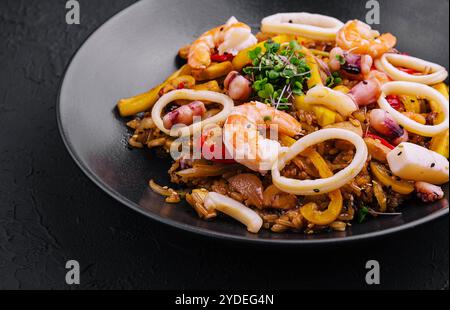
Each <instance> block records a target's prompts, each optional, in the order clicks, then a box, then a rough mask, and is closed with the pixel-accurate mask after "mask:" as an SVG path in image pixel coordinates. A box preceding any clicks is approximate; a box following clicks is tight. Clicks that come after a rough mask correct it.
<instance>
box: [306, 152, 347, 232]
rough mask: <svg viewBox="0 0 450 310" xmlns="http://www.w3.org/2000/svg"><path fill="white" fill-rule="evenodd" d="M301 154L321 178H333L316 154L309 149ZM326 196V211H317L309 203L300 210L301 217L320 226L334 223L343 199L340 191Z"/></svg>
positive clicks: (340, 209)
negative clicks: (327, 199)
mask: <svg viewBox="0 0 450 310" xmlns="http://www.w3.org/2000/svg"><path fill="white" fill-rule="evenodd" d="M303 154H304V155H306V156H308V158H309V159H311V162H312V163H313V165H314V166H315V167H316V169H317V170H318V171H319V174H320V177H321V178H329V177H332V176H333V172H332V171H331V169H330V168H329V167H328V164H327V162H326V161H325V160H324V159H323V157H322V156H321V155H320V154H319V153H318V152H316V151H314V150H311V149H309V150H307V151H305V152H304V153H303ZM328 196H329V198H330V204H329V205H328V208H327V210H325V211H319V210H318V209H317V205H316V204H315V203H309V204H306V205H305V206H303V207H301V209H300V212H301V214H302V215H303V217H304V218H305V219H307V220H308V221H309V222H311V223H313V224H315V225H320V226H326V225H330V224H331V223H333V222H334V221H336V219H337V218H338V217H339V214H341V211H342V207H343V205H344V199H343V198H342V193H341V191H340V190H335V191H334V192H331V193H329V194H328Z"/></svg>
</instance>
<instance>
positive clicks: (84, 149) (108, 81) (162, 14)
mask: <svg viewBox="0 0 450 310" xmlns="http://www.w3.org/2000/svg"><path fill="white" fill-rule="evenodd" d="M432 2H433V4H432V3H431V2H430V1H420V0H415V1H411V0H403V1H380V3H381V25H380V26H379V27H377V28H379V30H381V31H392V32H394V33H395V34H396V35H397V36H398V39H399V45H398V47H399V48H400V49H401V50H403V51H407V52H408V53H410V54H412V55H415V56H418V57H422V58H424V59H428V60H430V61H434V62H437V63H440V64H442V65H444V66H446V67H448V51H449V49H448V37H449V33H448V29H449V28H448V24H449V21H448V2H445V1H432ZM365 3H366V1H354V0H351V1H350V0H336V1H331V0H327V1H325V0H323V1H319V0H308V1H306V0H303V1H299V0H294V1H286V0H284V1H279V2H278V1H272V0H268V1H256V0H255V1H248V0H246V1H240V0H236V1H235V0H233V1H225V0H221V1H210V0H196V1H192V0H189V1H186V0H171V1H168V0H164V1H142V2H138V3H137V4H135V5H133V6H131V7H129V8H128V9H126V10H124V11H122V12H121V13H119V14H118V15H116V16H115V17H113V18H112V19H111V20H110V21H108V22H107V23H106V24H105V25H103V26H102V27H101V28H100V29H99V30H97V31H96V32H95V33H94V34H93V35H92V36H91V37H90V38H89V39H88V40H87V41H86V43H85V44H84V45H83V46H82V47H81V48H80V50H79V51H78V53H77V54H76V56H75V57H74V59H73V61H72V63H71V65H70V67H69V68H68V70H67V72H66V75H65V78H64V80H63V84H62V87H61V92H60V96H59V105H58V106H59V107H58V121H59V126H60V130H61V134H62V137H63V139H64V141H65V143H66V145H67V148H68V150H69V152H70V153H71V155H72V156H73V158H74V159H75V161H76V162H77V164H78V165H79V166H80V167H81V169H82V170H83V171H84V172H85V173H86V174H87V175H88V176H89V178H91V179H92V180H93V181H94V182H95V183H96V184H97V185H98V186H100V187H101V188H102V189H103V190H105V191H106V192H107V193H108V194H110V195H111V196H112V197H114V198H115V199H117V200H119V201H121V202H122V203H123V204H124V205H126V206H128V207H130V208H132V209H134V210H136V211H138V212H141V213H142V214H144V215H147V216H148V217H150V218H152V219H155V220H157V221H161V222H163V223H166V224H169V225H172V226H175V227H178V228H181V229H184V230H187V231H191V232H196V233H200V234H203V235H208V236H212V237H218V238H225V239H231V240H240V241H251V242H260V243H284V244H322V243H329V242H344V241H351V240H357V239H359V240H360V239H364V238H370V237H376V236H381V235H385V234H389V233H393V232H397V231H400V230H403V229H407V228H411V227H414V226H417V225H419V224H422V223H425V222H429V221H431V220H433V219H436V218H438V217H440V216H443V215H445V214H448V200H447V199H444V200H442V201H440V202H437V203H434V204H429V205H423V204H421V203H420V202H418V201H414V202H410V203H408V204H407V205H405V207H404V213H403V215H401V216H395V217H383V218H380V219H377V220H371V221H369V222H368V223H365V224H362V225H356V224H355V225H354V226H353V227H352V228H351V229H349V230H348V231H347V232H345V233H337V232H334V233H328V234H326V233H324V234H318V235H314V236H305V235H303V234H294V233H289V234H273V233H270V232H267V231H262V233H260V234H258V235H253V234H250V233H248V232H246V230H245V228H244V227H243V226H242V225H240V224H239V223H236V222H234V221H232V220H228V219H225V218H223V219H222V218H221V219H218V220H215V221H213V222H204V221H201V220H199V219H198V218H197V217H196V215H195V213H194V212H193V211H192V209H191V208H190V207H188V206H186V205H167V204H165V203H164V201H163V199H162V198H161V197H160V196H158V195H156V194H154V193H153V192H151V191H150V190H149V189H148V187H147V181H148V180H149V179H151V178H154V179H156V180H157V181H158V182H159V183H164V184H168V178H167V169H168V168H169V165H170V160H169V159H168V158H163V157H161V156H158V154H156V153H153V152H150V151H140V150H133V151H132V150H130V149H129V148H128V147H127V139H128V137H129V132H128V131H127V129H126V128H125V121H124V120H123V119H120V118H119V117H118V116H117V114H116V111H115V104H116V102H117V99H118V98H122V97H127V96H132V95H135V94H137V93H140V92H143V91H146V90H147V89H149V88H151V87H153V86H154V85H156V84H158V83H159V82H161V81H162V80H163V79H165V78H166V77H167V76H168V75H169V74H170V73H172V72H173V71H175V70H176V66H177V62H176V60H175V55H176V52H177V51H178V48H180V47H181V46H183V45H184V44H187V43H190V42H191V41H192V40H193V39H194V38H195V37H196V36H198V35H200V34H201V33H202V32H204V31H205V30H207V29H209V28H212V27H214V26H216V25H218V24H220V23H221V22H224V21H225V20H226V19H227V18H229V17H230V16H232V15H235V16H236V17H237V18H238V19H241V20H242V21H244V22H246V23H248V24H250V25H251V26H252V27H254V28H255V30H256V29H257V28H258V27H259V23H260V20H261V18H262V17H264V16H267V15H270V14H273V13H276V12H286V11H292V12H295V11H306V12H317V13H322V14H326V15H331V16H335V17H337V18H339V19H341V20H343V21H346V20H348V19H350V18H358V19H362V20H364V18H365V14H366V10H365ZM445 191H446V197H448V185H446V187H445Z"/></svg>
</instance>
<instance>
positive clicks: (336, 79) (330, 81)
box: [326, 72, 342, 88]
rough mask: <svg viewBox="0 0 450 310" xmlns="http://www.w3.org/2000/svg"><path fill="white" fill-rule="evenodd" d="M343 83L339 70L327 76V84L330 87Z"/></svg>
mask: <svg viewBox="0 0 450 310" xmlns="http://www.w3.org/2000/svg"><path fill="white" fill-rule="evenodd" d="M341 83H342V78H341V76H340V75H339V73H338V72H334V73H333V74H332V75H330V76H329V77H328V78H327V81H326V85H327V86H328V87H330V88H333V87H335V86H337V85H339V84H341Z"/></svg>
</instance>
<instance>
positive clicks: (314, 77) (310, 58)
mask: <svg viewBox="0 0 450 310" xmlns="http://www.w3.org/2000/svg"><path fill="white" fill-rule="evenodd" d="M302 52H303V53H304V54H305V55H306V56H305V60H306V63H307V64H308V66H309V68H310V69H311V77H310V78H309V79H308V82H307V84H308V89H311V88H313V87H314V86H318V85H323V83H322V78H321V77H320V72H319V65H318V64H317V62H316V60H315V59H314V55H313V54H312V53H311V51H310V50H308V49H307V48H306V47H302Z"/></svg>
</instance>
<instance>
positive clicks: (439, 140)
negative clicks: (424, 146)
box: [430, 83, 449, 158]
mask: <svg viewBox="0 0 450 310" xmlns="http://www.w3.org/2000/svg"><path fill="white" fill-rule="evenodd" d="M433 88H434V89H436V90H437V91H438V92H440V93H441V94H442V95H444V96H445V98H447V100H448V99H449V95H448V86H447V85H446V84H444V83H439V84H436V85H434V86H433ZM430 106H431V110H433V111H435V112H441V111H440V109H439V108H437V106H438V105H437V104H436V103H435V102H433V101H432V102H430ZM444 118H445V115H444V114H443V113H439V114H438V117H437V118H436V121H435V124H440V123H442V122H443V120H444ZM448 139H449V131H448V130H447V131H445V132H444V133H441V134H440V135H437V136H435V137H433V139H431V144H430V149H431V150H432V151H435V152H436V153H439V154H441V155H442V156H444V157H446V158H449V141H448Z"/></svg>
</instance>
